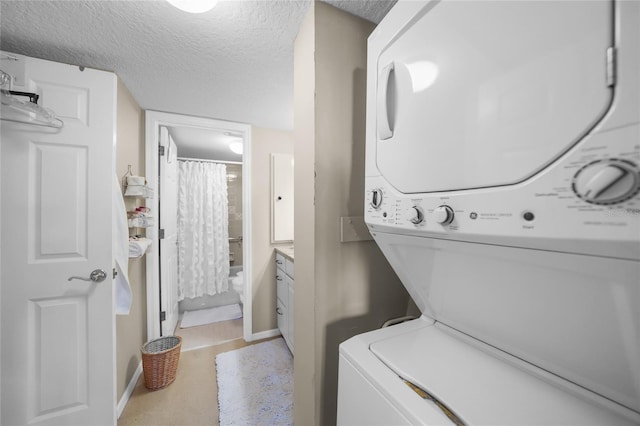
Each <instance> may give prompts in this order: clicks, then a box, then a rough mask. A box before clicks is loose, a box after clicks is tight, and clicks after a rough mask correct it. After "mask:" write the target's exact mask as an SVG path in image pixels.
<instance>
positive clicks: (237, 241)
mask: <svg viewBox="0 0 640 426" xmlns="http://www.w3.org/2000/svg"><path fill="white" fill-rule="evenodd" d="M229 242H230V243H241V242H242V236H239V237H235V238H229Z"/></svg>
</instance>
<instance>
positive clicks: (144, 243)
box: [129, 238, 151, 257]
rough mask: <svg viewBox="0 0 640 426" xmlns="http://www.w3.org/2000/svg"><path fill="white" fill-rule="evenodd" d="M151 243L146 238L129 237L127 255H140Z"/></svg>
mask: <svg viewBox="0 0 640 426" xmlns="http://www.w3.org/2000/svg"><path fill="white" fill-rule="evenodd" d="M150 244H151V240H150V239H148V238H137V239H135V240H133V239H129V257H140V256H142V255H143V254H145V253H146V252H147V248H149V245H150Z"/></svg>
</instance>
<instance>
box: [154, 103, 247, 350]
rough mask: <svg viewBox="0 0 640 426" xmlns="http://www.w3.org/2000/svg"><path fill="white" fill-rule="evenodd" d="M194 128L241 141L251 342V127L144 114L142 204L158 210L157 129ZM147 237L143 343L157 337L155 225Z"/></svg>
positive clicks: (245, 305)
mask: <svg viewBox="0 0 640 426" xmlns="http://www.w3.org/2000/svg"><path fill="white" fill-rule="evenodd" d="M161 126H166V127H178V126H179V127H197V128H201V129H211V130H216V131H218V132H224V131H230V132H234V133H240V134H241V135H242V139H243V154H242V233H243V236H242V238H243V241H242V242H243V246H242V256H243V262H242V263H243V267H242V269H243V271H244V272H243V273H244V303H243V311H244V312H243V337H244V339H245V340H246V341H251V340H253V337H252V336H253V326H252V315H251V312H252V296H251V295H252V291H251V287H252V286H251V281H252V279H251V278H252V273H251V126H250V125H248V124H241V123H234V122H231V121H223V120H215V119H212V118H204V117H194V116H189V115H182V114H173V113H168V112H160V111H150V110H146V111H145V176H146V179H147V184H148V186H149V187H151V188H153V197H152V198H147V199H146V203H145V205H146V206H147V207H149V208H150V209H151V211H152V214H155V215H157V214H158V212H159V211H160V210H159V200H158V196H159V191H158V145H159V143H160V127H161ZM147 238H149V239H151V246H150V247H149V250H148V252H147V270H146V271H147V279H146V289H147V340H152V339H156V338H158V337H160V321H159V318H160V286H159V285H158V283H159V279H160V274H159V266H160V257H159V255H158V254H159V251H158V232H157V226H153V227H150V228H147Z"/></svg>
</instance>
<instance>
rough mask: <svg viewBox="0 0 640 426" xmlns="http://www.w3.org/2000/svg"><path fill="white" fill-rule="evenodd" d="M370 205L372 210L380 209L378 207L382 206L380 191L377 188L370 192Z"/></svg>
mask: <svg viewBox="0 0 640 426" xmlns="http://www.w3.org/2000/svg"><path fill="white" fill-rule="evenodd" d="M370 204H371V207H373V208H374V209H379V208H380V206H381V205H382V189H380V188H378V189H374V190H373V191H371V201H370Z"/></svg>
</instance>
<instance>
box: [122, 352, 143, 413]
mask: <svg viewBox="0 0 640 426" xmlns="http://www.w3.org/2000/svg"><path fill="white" fill-rule="evenodd" d="M141 375H142V361H140V364H138V368H136V371H134V373H133V376H132V377H131V380H129V384H128V385H127V387H126V388H125V389H124V392H123V393H122V397H121V398H120V401H118V418H120V416H121V415H122V412H123V411H124V408H125V407H126V406H127V403H128V402H129V399H130V398H131V395H132V394H133V391H134V390H135V388H136V385H137V384H138V379H139V378H140V376H141Z"/></svg>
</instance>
